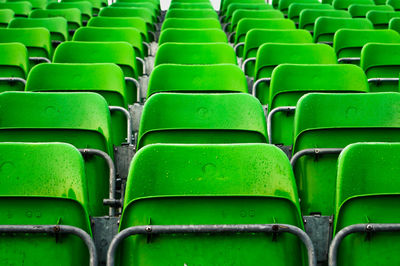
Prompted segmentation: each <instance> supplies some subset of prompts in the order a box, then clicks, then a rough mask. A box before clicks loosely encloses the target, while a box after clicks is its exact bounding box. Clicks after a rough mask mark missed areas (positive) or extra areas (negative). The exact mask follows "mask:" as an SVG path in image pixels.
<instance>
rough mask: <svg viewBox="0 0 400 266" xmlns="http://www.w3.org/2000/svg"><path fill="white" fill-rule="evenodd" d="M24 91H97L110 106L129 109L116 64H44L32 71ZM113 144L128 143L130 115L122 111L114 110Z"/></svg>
mask: <svg viewBox="0 0 400 266" xmlns="http://www.w3.org/2000/svg"><path fill="white" fill-rule="evenodd" d="M54 77H56V78H54ZM25 91H32V92H96V93H98V94H100V95H101V96H103V97H104V99H106V101H107V103H108V105H109V106H119V107H122V108H124V109H125V110H127V109H128V99H127V96H128V95H127V89H126V88H125V80H124V73H123V72H122V70H121V68H120V67H118V66H117V65H115V64H111V63H108V64H57V63H54V64H41V65H38V66H36V67H34V68H32V70H31V71H30V72H29V75H28V79H27V82H26V86H25ZM111 126H112V129H113V136H112V142H113V144H114V146H121V144H122V143H127V118H126V117H125V114H124V113H122V112H121V111H114V112H112V113H111Z"/></svg>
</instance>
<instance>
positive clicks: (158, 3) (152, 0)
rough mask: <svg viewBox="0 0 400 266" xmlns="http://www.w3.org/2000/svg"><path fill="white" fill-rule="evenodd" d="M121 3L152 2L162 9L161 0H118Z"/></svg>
mask: <svg viewBox="0 0 400 266" xmlns="http://www.w3.org/2000/svg"><path fill="white" fill-rule="evenodd" d="M118 2H119V3H128V4H129V3H147V2H149V3H152V4H154V5H155V6H156V7H157V9H158V10H161V6H160V1H159V0H150V1H141V0H134V1H132V0H118Z"/></svg>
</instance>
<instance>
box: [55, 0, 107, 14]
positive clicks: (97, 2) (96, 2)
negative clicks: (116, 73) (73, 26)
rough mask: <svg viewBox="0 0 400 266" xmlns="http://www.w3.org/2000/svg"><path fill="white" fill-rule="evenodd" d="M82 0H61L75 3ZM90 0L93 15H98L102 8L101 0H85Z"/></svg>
mask: <svg viewBox="0 0 400 266" xmlns="http://www.w3.org/2000/svg"><path fill="white" fill-rule="evenodd" d="M81 1H82V0H61V2H63V3H68V2H71V3H75V2H81ZM85 1H88V2H90V3H91V4H92V15H97V14H99V11H100V9H101V8H102V4H101V0H85Z"/></svg>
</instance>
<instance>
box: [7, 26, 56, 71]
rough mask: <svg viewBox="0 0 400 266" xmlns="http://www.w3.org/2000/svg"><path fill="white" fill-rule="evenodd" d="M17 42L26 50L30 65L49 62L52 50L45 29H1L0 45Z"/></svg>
mask: <svg viewBox="0 0 400 266" xmlns="http://www.w3.org/2000/svg"><path fill="white" fill-rule="evenodd" d="M11 42H19V43H22V44H23V45H25V46H26V48H28V56H29V61H30V65H31V66H33V65H35V64H37V63H41V62H48V63H50V62H51V58H52V53H53V51H52V50H53V49H52V46H51V37H50V32H49V31H48V30H47V29H45V28H27V29H10V28H7V29H1V28H0V43H11Z"/></svg>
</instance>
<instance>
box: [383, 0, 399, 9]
mask: <svg viewBox="0 0 400 266" xmlns="http://www.w3.org/2000/svg"><path fill="white" fill-rule="evenodd" d="M386 4H387V5H389V6H392V7H393V8H394V10H396V11H399V10H400V2H399V1H398V0H387V1H386Z"/></svg>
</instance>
